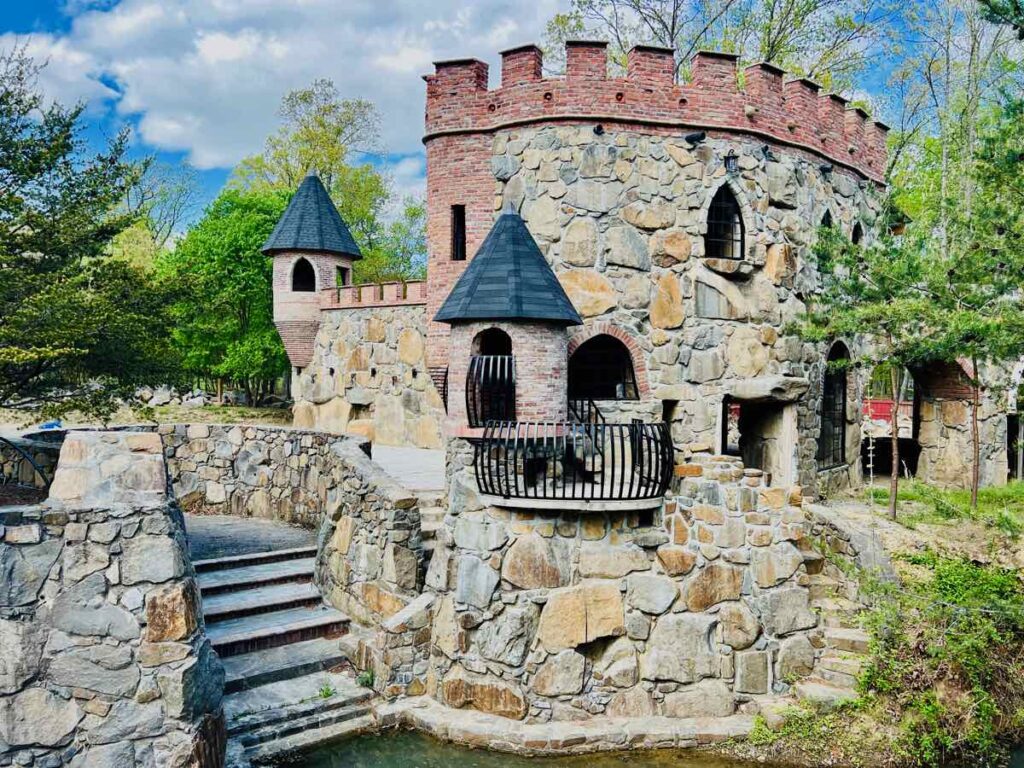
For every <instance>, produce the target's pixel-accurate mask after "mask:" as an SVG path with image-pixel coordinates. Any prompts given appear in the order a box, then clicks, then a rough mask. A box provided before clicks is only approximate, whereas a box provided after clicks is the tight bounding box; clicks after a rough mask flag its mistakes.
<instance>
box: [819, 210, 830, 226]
mask: <svg viewBox="0 0 1024 768" xmlns="http://www.w3.org/2000/svg"><path fill="white" fill-rule="evenodd" d="M818 226H819V227H827V228H828V229H831V228H832V212H831V211H825V215H824V216H822V217H821V224H819V225H818Z"/></svg>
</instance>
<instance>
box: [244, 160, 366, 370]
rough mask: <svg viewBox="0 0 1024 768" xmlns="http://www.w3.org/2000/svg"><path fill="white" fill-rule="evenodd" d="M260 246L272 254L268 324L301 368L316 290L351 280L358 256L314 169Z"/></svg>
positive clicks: (309, 346) (308, 349)
mask: <svg viewBox="0 0 1024 768" xmlns="http://www.w3.org/2000/svg"><path fill="white" fill-rule="evenodd" d="M262 251H263V253H265V254H267V255H268V256H273V258H274V277H273V289H274V325H275V326H276V327H277V331H278V333H279V334H280V335H281V340H282V341H283V342H284V348H285V351H286V352H287V353H288V359H289V360H290V361H291V364H292V366H293V367H294V368H296V369H299V370H301V369H302V368H305V367H306V366H307V365H309V364H310V362H311V360H312V358H313V342H314V340H315V338H316V332H317V329H318V328H319V327H320V307H321V303H322V302H321V292H323V291H328V292H332V293H333V291H334V290H335V289H336V288H338V287H341V286H345V285H351V283H352V264H353V262H355V261H356V260H357V259H361V258H362V254H361V253H360V251H359V246H358V245H356V241H355V240H353V239H352V234H351V233H350V232H349V230H348V226H347V225H346V224H345V221H344V220H343V219H342V218H341V214H340V213H338V209H337V208H335V206H334V203H333V202H332V201H331V196H330V195H329V194H328V193H327V190H326V189H325V188H324V185H323V182H321V181H320V178H319V177H318V176H317V175H316V174H315V173H311V174H310V175H309V176H307V177H306V178H305V180H304V181H303V182H302V184H301V185H299V188H298V190H296V192H295V195H294V196H293V197H292V199H291V202H289V203H288V207H287V209H285V212H284V214H282V216H281V218H280V219H279V220H278V222H277V226H275V227H274V231H273V232H272V233H271V234H270V237H268V238H267V242H265V243H264V244H263V248H262Z"/></svg>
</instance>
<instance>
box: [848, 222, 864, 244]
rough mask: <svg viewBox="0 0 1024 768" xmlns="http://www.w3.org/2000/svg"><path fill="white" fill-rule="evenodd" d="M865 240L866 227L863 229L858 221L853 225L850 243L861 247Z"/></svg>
mask: <svg viewBox="0 0 1024 768" xmlns="http://www.w3.org/2000/svg"><path fill="white" fill-rule="evenodd" d="M863 239H864V227H862V226H861V225H860V222H859V221H858V222H857V223H856V224H854V225H853V232H851V233H850V242H852V243H853V244H854V245H860V244H861V241H862V240H863Z"/></svg>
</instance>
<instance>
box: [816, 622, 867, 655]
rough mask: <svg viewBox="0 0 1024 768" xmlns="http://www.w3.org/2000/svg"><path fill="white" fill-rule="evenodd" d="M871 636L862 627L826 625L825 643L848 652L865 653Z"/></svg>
mask: <svg viewBox="0 0 1024 768" xmlns="http://www.w3.org/2000/svg"><path fill="white" fill-rule="evenodd" d="M870 644H871V636H870V635H869V634H868V633H867V632H865V631H864V630H863V629H854V628H850V627H826V628H825V645H827V646H828V647H829V648H836V649H837V650H840V651H848V652H850V653H867V652H868V648H869V647H870Z"/></svg>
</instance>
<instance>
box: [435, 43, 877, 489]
mask: <svg viewBox="0 0 1024 768" xmlns="http://www.w3.org/2000/svg"><path fill="white" fill-rule="evenodd" d="M435 66H436V70H435V73H434V74H432V75H429V76H427V77H426V78H425V79H426V82H427V103H426V115H425V118H426V120H425V122H426V136H425V138H424V143H425V145H426V152H427V213H428V219H427V229H428V246H429V258H430V262H429V270H428V296H427V316H428V317H431V318H434V321H433V322H432V323H431V325H430V328H429V331H428V333H429V336H430V343H429V344H428V345H427V346H428V364H429V365H430V366H432V367H433V368H435V369H437V368H441V369H443V367H444V366H447V365H448V361H449V357H451V359H452V360H453V361H454V360H456V359H457V358H458V359H461V358H463V357H467V355H466V354H464V352H465V351H464V350H461V349H460V350H459V351H456V350H455V349H454V345H455V344H456V343H458V344H459V345H460V346H464V345H463V343H462V342H463V341H464V340H463V339H461V335H462V334H461V331H460V330H459V327H458V326H453V327H452V328H451V330H449V327H448V325H447V324H445V323H444V322H442V321H443V320H444V318H443V317H442V316H440V315H438V314H437V311H438V309H440V307H441V304H442V302H443V301H444V300H445V298H446V297H447V296H448V295H449V293H451V291H452V288H453V286H455V284H456V281H458V280H459V278H460V276H461V275H462V274H463V273H464V271H465V270H467V266H468V265H472V264H473V260H474V255H475V254H476V253H477V250H478V248H480V246H481V243H482V242H483V241H484V237H485V235H486V234H487V233H488V231H489V230H490V229H491V224H492V222H493V221H494V218H495V214H496V212H497V211H500V210H501V209H503V208H510V209H511V210H514V211H516V212H518V213H519V214H521V216H522V218H523V220H524V221H525V224H526V227H527V228H528V230H529V233H530V234H531V235H532V237H533V238H534V239H535V241H536V243H537V246H538V247H539V250H540V252H541V253H542V254H543V255H544V257H545V258H546V260H547V262H548V264H549V265H550V267H551V268H552V270H553V272H554V274H555V275H556V277H557V279H558V281H559V282H560V283H561V285H562V287H563V289H564V291H565V293H566V294H567V295H568V297H569V299H570V301H571V302H572V305H573V306H574V307H575V309H576V310H578V312H579V314H580V316H581V318H582V320H583V324H582V325H581V326H571V327H569V328H568V331H569V338H568V349H567V353H568V358H567V360H566V369H567V380H568V381H567V389H568V392H567V397H568V399H569V400H570V401H572V400H577V399H580V400H585V399H590V400H593V401H595V402H596V404H597V406H598V407H599V408H600V410H601V411H602V412H603V413H604V414H605V415H606V416H608V418H609V420H612V419H613V418H614V420H615V421H618V422H629V421H631V420H633V419H641V420H643V421H644V422H647V423H651V422H658V421H661V420H666V421H668V422H669V423H670V424H671V435H672V441H673V444H674V446H675V450H676V457H675V459H676V462H677V464H680V465H683V464H686V463H687V462H688V461H689V460H690V458H691V457H692V456H694V455H696V454H701V453H705V454H707V453H711V454H721V453H727V454H734V455H737V456H739V457H741V458H742V459H743V461H744V464H745V465H746V466H747V467H748V468H752V469H761V470H762V471H763V472H764V473H765V474H766V476H767V478H768V479H770V480H771V482H772V483H773V484H777V485H790V484H801V485H803V486H804V487H806V488H809V489H811V488H814V487H815V486H816V485H817V486H818V487H819V488H820V489H821V490H823V491H824V490H830V489H832V488H834V487H840V486H845V485H848V484H850V483H855V482H857V481H858V480H859V476H860V466H859V458H858V457H859V443H860V431H859V410H860V403H859V402H858V401H857V398H858V395H857V388H856V387H855V386H854V385H853V382H852V376H851V377H848V379H849V380H844V381H834V380H826V379H827V378H828V376H827V375H826V372H827V365H826V363H827V360H828V359H829V357H830V356H832V357H833V358H834V357H836V356H837V355H844V354H849V353H850V352H848V351H847V350H846V348H845V347H840V348H837V349H832V350H830V349H827V348H824V347H822V346H821V345H810V344H805V343H803V342H801V341H800V340H799V339H796V338H793V337H788V336H786V335H784V333H783V328H784V326H785V324H786V323H787V322H788V321H789V320H791V319H793V318H795V317H796V316H797V315H798V314H799V313H800V312H801V311H803V309H804V307H805V301H806V300H807V299H808V298H809V297H810V296H811V295H813V293H814V292H815V291H816V290H817V288H818V277H817V273H816V269H815V267H814V264H813V261H812V260H811V257H810V253H809V251H810V246H811V245H812V244H813V242H814V239H815V237H816V235H817V231H818V227H819V226H821V225H831V226H835V227H838V228H840V229H841V230H842V231H843V232H845V233H846V234H847V236H849V237H850V238H851V239H853V240H855V241H858V242H861V241H863V242H870V240H871V239H872V238H874V237H875V234H876V226H877V217H878V211H879V201H878V194H877V193H878V192H879V191H880V190H881V189H882V185H883V171H884V167H885V161H886V150H885V139H886V132H887V130H888V129H887V128H886V126H884V125H883V124H881V123H878V122H874V121H872V120H870V119H869V117H868V115H867V114H866V113H865V112H864V111H863V110H861V109H856V108H849V107H848V106H847V102H846V100H845V99H843V98H842V97H840V96H838V95H836V94H823V93H821V89H820V87H819V86H818V85H817V84H816V83H814V82H811V81H809V80H806V79H788V80H787V79H786V78H785V76H784V72H783V71H782V70H780V69H778V68H777V67H775V66H773V65H770V64H758V65H754V66H750V67H747V68H745V69H743V70H742V71H739V70H738V69H737V60H736V57H735V56H733V55H731V54H722V53H711V52H701V53H698V54H697V55H696V57H695V58H694V60H693V61H692V63H691V67H690V72H691V79H690V81H689V82H688V83H685V84H677V83H676V82H675V81H674V73H675V61H674V59H673V54H672V51H671V50H668V49H661V48H653V47H648V46H640V47H636V48H634V49H633V50H632V51H630V53H629V56H628V63H627V72H626V74H625V77H621V78H612V77H609V75H608V64H607V52H606V44H605V43H598V42H570V43H568V44H567V49H566V74H565V76H564V77H558V78H545V77H543V76H542V58H541V52H540V49H539V48H537V47H536V46H524V47H520V48H515V49H512V50H509V51H505V52H504V53H503V54H502V70H501V81H500V86H499V87H497V88H495V89H490V90H489V89H488V67H487V64H485V63H484V62H481V61H477V60H473V59H464V60H457V61H445V62H438V63H437V64H436V65H435ZM466 273H467V274H468V272H466ZM449 334H450V335H449ZM449 339H450V344H451V345H452V349H451V350H450V349H449ZM522 348H523V347H522V346H519V347H518V348H517V353H516V354H517V359H518V354H519V351H518V350H519V349H522ZM464 374H465V372H464V371H462V372H460V373H459V375H455V370H454V368H451V369H450V370H449V379H448V380H449V382H450V385H455V382H456V381H459V380H461V379H463V378H464ZM518 396H519V395H518V393H517V397H518ZM560 399H565V398H564V396H563V398H560ZM456 400H458V397H457V396H455V395H454V392H453V396H452V397H451V398H450V399H449V404H450V406H454V407H455V408H459V407H460V406H459V405H457V404H455V402H454V401H456ZM460 415H461V414H460ZM517 416H518V418H520V419H523V418H525V416H522V415H517ZM679 471H680V472H683V473H685V472H688V471H689V470H687V469H685V468H683V469H680V470H679ZM693 471H694V472H695V473H696V472H697V471H698V469H697V468H694V469H693Z"/></svg>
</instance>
